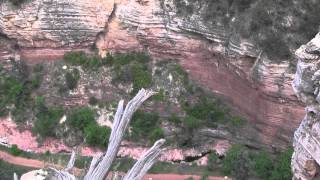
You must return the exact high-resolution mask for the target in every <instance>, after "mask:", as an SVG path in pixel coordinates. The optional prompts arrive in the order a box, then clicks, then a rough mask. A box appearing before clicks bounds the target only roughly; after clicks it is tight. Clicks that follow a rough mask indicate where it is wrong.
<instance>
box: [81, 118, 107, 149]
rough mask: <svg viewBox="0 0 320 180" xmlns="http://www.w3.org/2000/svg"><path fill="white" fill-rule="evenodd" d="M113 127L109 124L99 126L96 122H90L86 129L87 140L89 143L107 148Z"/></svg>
mask: <svg viewBox="0 0 320 180" xmlns="http://www.w3.org/2000/svg"><path fill="white" fill-rule="evenodd" d="M110 133H111V129H110V128H109V127H107V126H99V125H97V124H96V123H90V124H89V125H88V126H87V127H85V129H84V134H85V141H86V143H88V144H89V145H92V146H98V147H101V148H106V147H107V145H108V142H109V137H110Z"/></svg>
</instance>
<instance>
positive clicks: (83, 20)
mask: <svg viewBox="0 0 320 180" xmlns="http://www.w3.org/2000/svg"><path fill="white" fill-rule="evenodd" d="M113 5H114V2H113V0H93V1H87V0H70V1H61V0H32V1H26V2H24V3H23V4H21V6H20V7H16V6H13V5H12V4H11V3H10V2H4V3H0V32H2V33H3V34H6V35H7V36H8V37H9V38H12V39H17V42H18V44H19V45H20V46H23V47H41V48H44V47H46V48H48V47H51V48H54V47H74V46H88V45H92V44H93V43H94V41H95V38H96V36H97V34H98V33H99V32H101V31H103V30H104V27H105V25H106V22H107V20H108V18H109V16H110V14H111V12H112V10H113Z"/></svg>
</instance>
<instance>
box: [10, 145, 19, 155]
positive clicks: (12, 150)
mask: <svg viewBox="0 0 320 180" xmlns="http://www.w3.org/2000/svg"><path fill="white" fill-rule="evenodd" d="M9 153H10V154H12V155H14V156H19V155H20V154H21V153H22V150H21V149H19V148H18V146H17V145H16V144H13V145H12V146H11V147H10V148H9Z"/></svg>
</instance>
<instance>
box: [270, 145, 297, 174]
mask: <svg viewBox="0 0 320 180" xmlns="http://www.w3.org/2000/svg"><path fill="white" fill-rule="evenodd" d="M292 153H293V149H288V150H287V151H285V152H283V153H281V154H280V155H279V156H278V157H277V159H276V163H275V164H274V169H273V171H272V172H271V176H270V178H268V179H269V180H280V179H291V178H292V172H291V157H292Z"/></svg>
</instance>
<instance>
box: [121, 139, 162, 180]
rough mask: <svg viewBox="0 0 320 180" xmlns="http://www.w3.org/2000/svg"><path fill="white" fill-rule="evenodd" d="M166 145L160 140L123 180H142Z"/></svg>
mask: <svg viewBox="0 0 320 180" xmlns="http://www.w3.org/2000/svg"><path fill="white" fill-rule="evenodd" d="M164 143H165V140H164V139H160V140H158V141H157V142H155V143H154V145H153V146H152V148H150V149H149V150H148V151H147V152H146V153H145V154H144V155H143V156H142V157H141V158H140V159H139V160H138V161H137V162H136V163H135V164H134V166H133V167H132V168H131V169H130V171H129V172H128V173H127V175H126V176H125V177H124V179H123V180H140V179H141V178H142V177H143V176H144V175H145V174H146V173H147V171H148V170H149V169H150V168H151V166H152V165H153V164H154V163H155V162H156V160H157V159H158V157H159V156H160V154H161V152H162V151H163V149H161V146H162V145H163V144H164Z"/></svg>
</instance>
